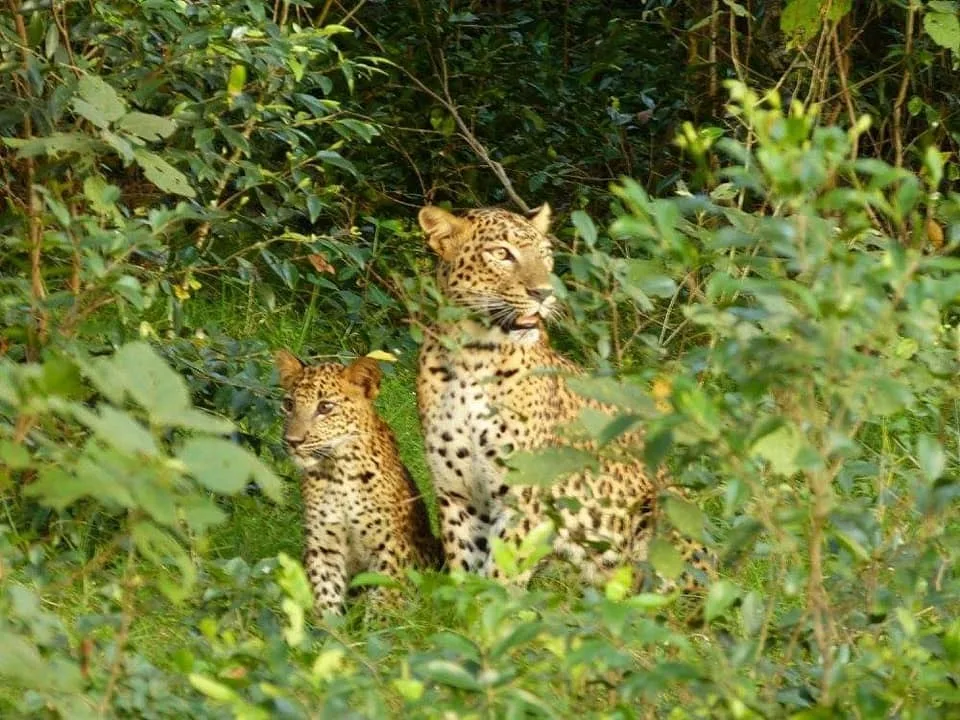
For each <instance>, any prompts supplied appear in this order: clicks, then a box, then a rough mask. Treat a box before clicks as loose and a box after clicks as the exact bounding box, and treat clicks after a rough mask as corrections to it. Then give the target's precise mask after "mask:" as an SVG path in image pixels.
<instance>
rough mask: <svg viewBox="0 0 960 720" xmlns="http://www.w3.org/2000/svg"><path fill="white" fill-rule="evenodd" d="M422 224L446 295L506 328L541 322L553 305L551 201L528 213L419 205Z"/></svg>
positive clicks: (509, 329) (526, 327)
mask: <svg viewBox="0 0 960 720" xmlns="http://www.w3.org/2000/svg"><path fill="white" fill-rule="evenodd" d="M419 220H420V227H421V228H423V231H424V233H426V236H427V242H428V243H429V245H430V247H431V248H433V250H434V252H436V253H437V255H439V256H440V259H441V261H442V263H441V269H440V280H441V285H442V289H443V292H444V294H445V295H446V297H447V298H448V299H449V300H450V301H452V302H454V303H456V304H457V305H461V306H463V307H466V308H469V309H470V310H472V311H474V312H476V313H478V314H480V315H484V316H486V317H487V318H489V320H490V321H492V323H493V324H495V325H497V326H499V327H500V328H501V329H503V330H504V331H506V332H510V331H513V330H529V329H532V328H537V327H540V325H541V323H542V321H543V320H546V319H547V318H549V317H550V315H551V314H552V313H553V312H554V310H555V309H556V298H555V297H554V294H553V286H552V285H551V284H550V272H551V271H552V270H553V250H552V248H551V245H550V237H549V235H548V234H547V233H548V230H549V226H550V206H549V205H547V204H544V205H543V206H541V207H540V208H539V209H538V210H536V211H535V212H534V213H533V214H532V215H531V217H530V218H529V219H528V218H525V217H523V216H522V215H517V214H516V213H512V212H509V211H507V210H500V209H497V208H484V209H479V210H470V211H468V212H467V213H465V214H463V215H454V214H452V213H449V212H447V211H446V210H443V209H441V208H438V207H434V206H427V207H425V208H423V209H421V210H420V215H419Z"/></svg>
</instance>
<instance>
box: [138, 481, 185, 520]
mask: <svg viewBox="0 0 960 720" xmlns="http://www.w3.org/2000/svg"><path fill="white" fill-rule="evenodd" d="M157 480H158V479H157V478H156V477H152V476H150V475H142V476H141V477H139V478H136V479H135V481H134V482H131V483H129V488H130V493H131V494H132V495H133V497H134V500H135V501H136V503H137V506H138V507H140V508H143V511H144V512H146V514H147V515H149V516H150V517H151V518H153V519H154V520H155V521H156V522H157V523H159V524H160V525H163V526H165V527H169V528H176V527H177V523H178V520H179V519H178V517H177V503H176V495H174V494H173V493H172V492H171V491H170V489H169V488H167V487H164V486H163V485H161V484H160V483H158V482H157Z"/></svg>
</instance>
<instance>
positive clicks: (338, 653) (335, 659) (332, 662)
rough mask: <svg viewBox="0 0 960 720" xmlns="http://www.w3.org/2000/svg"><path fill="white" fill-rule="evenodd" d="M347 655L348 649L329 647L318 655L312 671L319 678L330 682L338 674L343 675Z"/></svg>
mask: <svg viewBox="0 0 960 720" xmlns="http://www.w3.org/2000/svg"><path fill="white" fill-rule="evenodd" d="M345 656H346V651H344V649H343V648H339V647H333V648H328V649H326V650H324V651H323V652H321V653H320V654H319V655H317V659H316V660H314V662H313V667H311V668H310V672H311V673H312V674H313V676H314V677H315V678H317V679H318V680H321V681H323V682H329V681H330V680H333V679H334V678H336V677H337V676H338V675H343V659H344V657H345Z"/></svg>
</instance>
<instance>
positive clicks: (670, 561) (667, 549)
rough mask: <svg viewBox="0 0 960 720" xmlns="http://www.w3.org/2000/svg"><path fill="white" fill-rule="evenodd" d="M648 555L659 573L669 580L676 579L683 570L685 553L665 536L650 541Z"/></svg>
mask: <svg viewBox="0 0 960 720" xmlns="http://www.w3.org/2000/svg"><path fill="white" fill-rule="evenodd" d="M647 557H648V559H649V560H650V564H651V565H653V569H654V570H656V571H657V574H658V575H660V576H661V577H663V578H665V579H667V580H675V579H677V578H678V577H680V573H682V572H683V555H681V554H680V551H679V550H677V548H675V547H674V546H673V543H671V542H668V541H667V540H664V539H663V538H659V537H658V538H654V539H653V540H651V541H650V548H649V550H648V553H647Z"/></svg>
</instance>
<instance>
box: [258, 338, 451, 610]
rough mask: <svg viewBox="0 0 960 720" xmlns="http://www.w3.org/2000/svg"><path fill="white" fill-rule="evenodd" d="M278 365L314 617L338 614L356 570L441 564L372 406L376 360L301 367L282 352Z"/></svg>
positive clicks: (413, 490) (396, 570)
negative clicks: (300, 504)
mask: <svg viewBox="0 0 960 720" xmlns="http://www.w3.org/2000/svg"><path fill="white" fill-rule="evenodd" d="M276 365H277V369H278V370H279V373H280V384H281V385H282V386H283V389H284V391H285V393H284V398H283V412H284V415H285V423H284V441H285V443H286V446H287V450H288V452H289V453H290V455H291V457H292V458H293V460H294V462H295V463H296V464H297V465H298V466H299V468H300V470H301V473H302V477H301V490H302V495H303V517H304V531H305V532H304V534H305V552H304V567H305V568H306V571H307V576H308V577H309V578H310V584H311V585H312V586H313V594H314V607H315V609H316V611H317V612H318V613H319V614H323V613H336V614H339V613H340V612H342V609H343V602H344V598H345V596H346V590H347V585H348V583H349V582H350V580H351V579H352V578H353V577H354V576H355V575H356V574H358V573H360V572H365V571H373V572H379V573H384V574H386V575H392V576H399V575H400V573H401V572H402V569H403V568H404V567H407V566H410V565H415V566H419V567H430V568H436V567H439V566H440V564H441V558H442V551H441V548H440V543H439V541H438V540H437V539H436V538H435V537H434V536H433V535H432V533H431V532H430V523H429V520H428V518H427V509H426V506H425V504H424V502H423V498H422V497H421V496H420V492H419V491H418V489H417V487H416V485H415V484H414V482H413V479H412V478H411V477H410V473H409V472H408V471H407V468H406V467H404V465H403V463H402V462H401V460H400V455H399V453H398V452H397V443H396V439H395V438H394V435H393V432H392V431H391V430H390V427H389V426H388V425H387V424H386V423H385V422H384V421H383V420H382V419H381V418H380V416H379V415H378V414H377V412H376V410H375V409H374V406H373V400H374V398H375V397H376V396H377V393H378V392H379V390H380V379H381V374H380V368H379V367H378V365H377V362H376V361H375V360H373V359H371V358H359V359H358V360H356V361H354V362H353V363H352V364H351V365H349V366H347V367H344V366H343V365H339V364H336V363H324V364H320V365H304V364H303V363H302V362H300V360H298V359H297V358H296V357H294V355H292V354H291V353H290V352H288V351H286V350H281V351H279V352H278V353H277V354H276Z"/></svg>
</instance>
